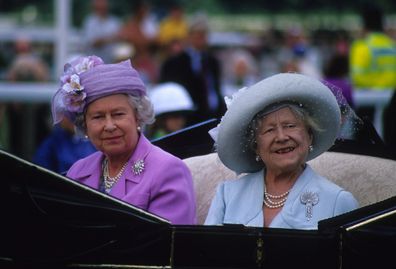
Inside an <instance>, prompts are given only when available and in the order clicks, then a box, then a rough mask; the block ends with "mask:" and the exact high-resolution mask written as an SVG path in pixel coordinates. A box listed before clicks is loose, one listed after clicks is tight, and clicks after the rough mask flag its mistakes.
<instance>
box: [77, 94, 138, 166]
mask: <svg viewBox="0 0 396 269" xmlns="http://www.w3.org/2000/svg"><path fill="white" fill-rule="evenodd" d="M85 123H86V127H87V135H88V137H89V138H90V140H91V142H92V143H93V144H94V145H95V147H96V148H97V149H98V150H100V151H102V152H103V153H104V154H105V155H106V156H108V157H109V158H112V157H125V158H126V157H129V156H130V155H131V154H132V152H133V151H134V150H135V147H136V144H137V142H138V140H139V133H138V131H137V127H138V122H137V120H136V114H135V109H133V107H132V105H131V104H130V102H129V100H128V96H127V95H124V94H116V95H110V96H106V97H103V98H100V99H98V100H96V101H94V102H92V103H91V104H89V106H88V108H87V111H86V114H85Z"/></svg>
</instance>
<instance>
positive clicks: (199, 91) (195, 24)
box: [160, 14, 225, 124]
mask: <svg viewBox="0 0 396 269" xmlns="http://www.w3.org/2000/svg"><path fill="white" fill-rule="evenodd" d="M208 33H209V25H208V21H207V18H206V16H205V15H204V14H197V15H195V16H194V17H193V18H192V20H191V21H190V24H189V33H188V38H187V43H186V46H185V48H184V49H183V51H182V52H180V53H178V54H176V55H174V56H171V57H169V58H168V59H166V60H165V61H164V62H163V64H162V66H161V68H160V82H161V83H162V82H170V81H171V82H176V83H179V84H181V85H182V86H183V87H184V88H186V89H187V90H188V92H189V94H190V96H191V98H192V100H193V102H194V106H195V107H196V109H197V110H196V112H195V113H194V114H193V115H192V117H190V119H189V124H194V123H198V122H201V121H204V120H208V119H211V118H218V117H220V116H221V115H222V113H223V112H224V110H225V103H224V101H223V98H222V94H221V88H220V87H221V85H220V84H221V66H220V63H219V60H218V59H217V58H216V56H214V55H213V54H212V53H211V51H210V50H209V48H208Z"/></svg>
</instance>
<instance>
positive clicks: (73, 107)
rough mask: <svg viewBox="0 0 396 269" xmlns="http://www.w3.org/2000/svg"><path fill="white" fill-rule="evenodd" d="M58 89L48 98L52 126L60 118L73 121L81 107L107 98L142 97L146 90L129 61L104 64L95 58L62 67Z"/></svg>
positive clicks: (82, 59) (84, 58)
mask: <svg viewBox="0 0 396 269" xmlns="http://www.w3.org/2000/svg"><path fill="white" fill-rule="evenodd" d="M60 82H61V85H60V88H59V89H58V90H57V91H56V93H55V95H54V96H53V97H52V117H53V120H54V124H56V123H59V122H60V121H61V120H62V119H63V117H67V118H69V119H71V120H73V121H74V119H75V117H76V115H77V114H79V113H82V112H83V111H84V109H85V107H86V106H87V105H88V104H89V103H91V102H93V101H95V100H97V99H99V98H101V97H105V96H108V95H113V94H119V93H126V94H133V95H146V87H145V86H144V84H143V81H142V80H141V78H140V76H139V74H138V72H137V71H136V70H135V69H134V68H133V67H132V65H131V62H130V61H129V60H126V61H123V62H120V63H116V64H104V63H103V60H102V59H101V58H99V57H97V56H87V57H79V58H77V59H75V60H73V61H71V62H70V63H67V64H66V65H65V68H64V72H63V75H62V76H61V79H60Z"/></svg>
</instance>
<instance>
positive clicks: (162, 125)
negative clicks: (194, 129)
mask: <svg viewBox="0 0 396 269" xmlns="http://www.w3.org/2000/svg"><path fill="white" fill-rule="evenodd" d="M149 96H150V99H151V101H152V102H153V105H154V112H155V117H156V120H155V123H154V124H153V125H152V126H151V128H150V130H149V137H150V138H152V139H156V138H160V137H162V136H164V135H167V134H170V133H173V132H176V131H178V130H181V129H183V128H184V127H186V124H187V118H188V115H189V114H191V113H192V112H193V111H194V104H193V102H192V100H191V97H190V95H189V94H188V91H187V90H186V89H185V88H184V87H183V86H181V85H180V84H177V83H175V82H165V83H160V84H158V85H156V86H154V87H153V88H152V89H151V90H150V91H149Z"/></svg>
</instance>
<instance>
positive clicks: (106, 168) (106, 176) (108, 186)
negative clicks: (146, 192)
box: [103, 159, 128, 190]
mask: <svg viewBox="0 0 396 269" xmlns="http://www.w3.org/2000/svg"><path fill="white" fill-rule="evenodd" d="M127 164H128V162H126V163H124V165H123V166H122V167H121V170H120V172H118V174H117V175H116V176H115V177H111V176H109V161H108V160H107V159H106V160H105V166H104V171H103V177H104V184H105V188H106V190H110V189H111V188H112V187H113V185H114V184H115V183H116V182H117V181H118V180H119V179H120V178H121V176H122V174H123V173H124V170H125V168H126V166H127Z"/></svg>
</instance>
